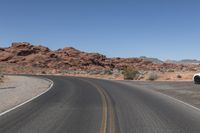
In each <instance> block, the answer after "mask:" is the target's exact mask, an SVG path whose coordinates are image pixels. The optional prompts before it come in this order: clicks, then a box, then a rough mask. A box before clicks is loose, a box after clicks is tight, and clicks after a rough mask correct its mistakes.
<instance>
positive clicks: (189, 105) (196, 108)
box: [118, 82, 200, 112]
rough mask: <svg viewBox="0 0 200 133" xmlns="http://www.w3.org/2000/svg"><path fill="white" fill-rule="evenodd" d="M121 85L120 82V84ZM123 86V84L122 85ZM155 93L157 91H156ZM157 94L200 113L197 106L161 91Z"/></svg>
mask: <svg viewBox="0 0 200 133" xmlns="http://www.w3.org/2000/svg"><path fill="white" fill-rule="evenodd" d="M118 83H119V82H118ZM122 84H123V83H122ZM154 91H155V90H154ZM156 92H157V93H160V94H161V95H163V96H165V97H168V98H170V99H172V100H174V101H177V102H179V103H182V104H184V105H186V106H188V107H190V108H193V109H195V110H196V111H199V112H200V108H198V107H195V106H193V105H191V104H189V103H186V102H184V101H181V100H179V99H177V98H174V97H172V96H169V95H167V94H164V93H161V92H159V91H156Z"/></svg>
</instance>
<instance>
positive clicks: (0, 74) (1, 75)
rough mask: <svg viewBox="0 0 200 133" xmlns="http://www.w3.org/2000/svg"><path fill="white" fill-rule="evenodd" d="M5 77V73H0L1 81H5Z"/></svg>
mask: <svg viewBox="0 0 200 133" xmlns="http://www.w3.org/2000/svg"><path fill="white" fill-rule="evenodd" d="M3 77H4V75H3V74H2V73H0V82H2V81H3Z"/></svg>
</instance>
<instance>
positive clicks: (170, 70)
mask: <svg viewBox="0 0 200 133" xmlns="http://www.w3.org/2000/svg"><path fill="white" fill-rule="evenodd" d="M167 72H175V70H174V69H169V70H167Z"/></svg>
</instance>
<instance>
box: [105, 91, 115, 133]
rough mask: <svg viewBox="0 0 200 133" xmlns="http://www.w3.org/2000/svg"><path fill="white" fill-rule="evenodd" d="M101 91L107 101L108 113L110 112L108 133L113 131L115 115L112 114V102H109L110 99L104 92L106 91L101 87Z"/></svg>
mask: <svg viewBox="0 0 200 133" xmlns="http://www.w3.org/2000/svg"><path fill="white" fill-rule="evenodd" d="M102 91H103V93H104V95H105V97H106V99H107V102H108V105H109V106H108V107H109V114H110V121H109V124H110V128H109V133H115V115H114V110H113V107H112V103H111V99H110V97H109V95H108V94H107V93H106V91H105V90H104V89H103V88H102Z"/></svg>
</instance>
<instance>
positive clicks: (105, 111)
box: [87, 81, 115, 133]
mask: <svg viewBox="0 0 200 133" xmlns="http://www.w3.org/2000/svg"><path fill="white" fill-rule="evenodd" d="M87 82H88V83H89V84H91V85H92V86H94V87H95V88H96V89H97V91H98V92H99V94H100V96H101V100H102V121H101V127H100V130H99V133H107V131H108V132H109V133H115V114H114V110H113V105H112V102H111V99H110V97H109V95H108V94H107V92H106V91H105V90H104V89H103V88H102V87H100V86H98V85H97V84H94V83H92V82H90V81H87ZM108 116H109V129H107V128H108Z"/></svg>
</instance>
